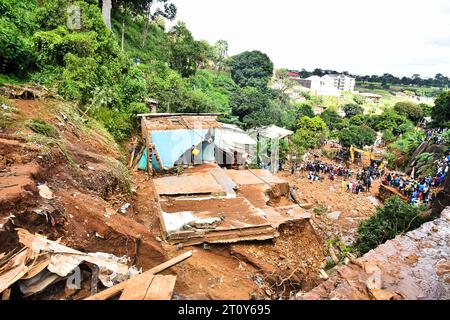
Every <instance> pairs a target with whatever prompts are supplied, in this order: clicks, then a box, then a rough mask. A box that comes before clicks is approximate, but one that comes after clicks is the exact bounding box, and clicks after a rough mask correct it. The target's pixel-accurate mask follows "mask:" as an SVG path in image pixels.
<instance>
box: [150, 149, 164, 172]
mask: <svg viewBox="0 0 450 320" xmlns="http://www.w3.org/2000/svg"><path fill="white" fill-rule="evenodd" d="M152 150H153V154H154V155H155V157H156V161H157V162H158V166H159V168H160V169H161V171H163V170H164V166H163V164H162V161H161V158H160V157H159V154H158V150H156V146H155V145H154V144H152Z"/></svg>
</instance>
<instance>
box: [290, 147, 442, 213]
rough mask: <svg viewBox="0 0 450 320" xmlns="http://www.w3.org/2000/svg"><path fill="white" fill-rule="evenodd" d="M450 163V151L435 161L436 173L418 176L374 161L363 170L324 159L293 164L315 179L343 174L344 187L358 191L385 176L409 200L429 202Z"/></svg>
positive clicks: (386, 183)
mask: <svg viewBox="0 0 450 320" xmlns="http://www.w3.org/2000/svg"><path fill="white" fill-rule="evenodd" d="M449 166H450V154H448V155H446V156H445V157H444V158H443V159H441V160H438V161H436V162H435V168H436V173H435V175H433V176H426V177H418V178H413V177H407V176H403V175H400V174H397V173H391V172H387V170H386V169H385V167H384V165H382V164H381V165H379V164H378V163H376V162H372V164H371V166H369V167H366V168H364V169H363V170H360V169H358V170H356V171H353V170H351V169H350V168H346V167H344V166H343V165H336V164H334V163H327V162H324V161H321V160H315V161H307V162H303V163H301V164H300V165H299V167H298V168H297V167H292V168H291V173H292V174H294V173H295V172H296V171H297V169H299V171H300V173H302V174H303V175H304V176H305V175H306V177H307V178H308V179H309V180H311V181H324V180H325V179H326V178H328V179H329V180H336V178H337V177H341V178H342V181H341V188H342V190H346V191H347V192H351V193H354V194H359V193H361V192H370V189H371V187H372V184H373V182H374V181H375V180H381V183H382V184H384V185H388V186H390V187H394V188H396V189H397V190H398V191H399V192H401V193H402V194H403V195H404V196H405V197H407V198H408V201H409V203H411V204H415V205H419V204H426V205H429V204H431V203H432V202H433V201H434V199H435V198H436V188H439V187H440V186H442V185H443V183H444V181H445V179H446V177H447V176H448V171H449Z"/></svg>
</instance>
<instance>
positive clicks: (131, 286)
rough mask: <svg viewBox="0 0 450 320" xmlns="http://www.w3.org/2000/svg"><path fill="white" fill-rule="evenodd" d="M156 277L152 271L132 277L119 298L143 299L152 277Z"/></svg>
mask: <svg viewBox="0 0 450 320" xmlns="http://www.w3.org/2000/svg"><path fill="white" fill-rule="evenodd" d="M155 277H157V276H155V275H154V274H152V273H148V274H145V273H143V274H142V275H139V276H136V277H133V278H132V279H130V282H129V283H128V284H127V286H126V288H125V289H124V290H123V292H122V295H121V296H120V298H119V300H144V299H145V297H146V295H147V291H148V289H149V288H150V285H151V284H152V281H153V279H154V278H155Z"/></svg>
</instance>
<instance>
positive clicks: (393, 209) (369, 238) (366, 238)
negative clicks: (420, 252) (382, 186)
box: [355, 196, 427, 253]
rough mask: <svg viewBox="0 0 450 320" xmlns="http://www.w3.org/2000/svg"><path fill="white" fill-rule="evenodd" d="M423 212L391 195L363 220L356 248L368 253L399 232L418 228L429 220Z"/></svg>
mask: <svg viewBox="0 0 450 320" xmlns="http://www.w3.org/2000/svg"><path fill="white" fill-rule="evenodd" d="M421 213H422V212H421V210H420V209H419V208H418V207H416V206H414V205H410V204H407V203H405V202H403V200H402V199H400V197H398V196H392V197H390V198H389V199H388V200H386V202H385V203H384V206H380V207H378V208H377V210H376V212H375V214H374V215H373V216H372V217H370V218H369V219H368V220H365V221H363V222H361V224H360V225H359V228H358V238H357V240H356V245H355V248H356V249H357V250H358V251H360V252H361V253H366V252H368V251H369V250H372V249H374V248H376V247H377V246H378V245H380V244H382V243H384V242H386V241H387V240H390V239H393V238H395V237H396V236H397V235H399V234H403V233H405V232H408V231H410V230H414V229H416V228H418V227H419V226H420V225H421V224H422V223H424V222H425V221H427V219H426V218H423V217H422V216H421Z"/></svg>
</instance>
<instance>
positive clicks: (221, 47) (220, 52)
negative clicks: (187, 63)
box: [213, 40, 228, 72]
mask: <svg viewBox="0 0 450 320" xmlns="http://www.w3.org/2000/svg"><path fill="white" fill-rule="evenodd" d="M213 50H214V58H213V61H214V65H215V67H216V68H217V71H219V72H220V71H221V70H223V69H224V67H225V59H226V58H227V57H228V42H227V41H226V40H218V41H217V42H216V43H215V44H214V48H213Z"/></svg>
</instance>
